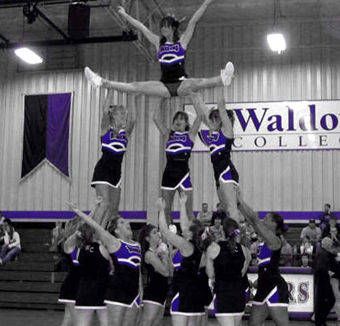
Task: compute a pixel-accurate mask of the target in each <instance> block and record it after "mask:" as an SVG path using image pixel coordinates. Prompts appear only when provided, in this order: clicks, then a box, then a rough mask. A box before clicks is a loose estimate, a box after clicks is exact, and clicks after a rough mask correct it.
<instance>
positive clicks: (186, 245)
mask: <svg viewBox="0 0 340 326" xmlns="http://www.w3.org/2000/svg"><path fill="white" fill-rule="evenodd" d="M157 206H158V214H159V222H158V223H159V229H160V231H161V233H162V235H163V237H164V238H165V239H166V240H167V241H168V242H169V243H170V244H172V245H173V246H174V247H176V248H178V250H179V251H180V252H181V254H182V255H183V256H184V257H189V256H190V255H192V253H193V252H194V247H193V245H192V244H191V243H190V242H189V241H187V240H185V239H184V238H182V237H181V236H179V235H177V234H175V233H173V232H171V231H170V230H169V227H168V225H167V223H166V218H165V212H164V208H165V203H164V199H163V198H160V199H159V200H158V202H157Z"/></svg>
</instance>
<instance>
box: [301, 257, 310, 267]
mask: <svg viewBox="0 0 340 326" xmlns="http://www.w3.org/2000/svg"><path fill="white" fill-rule="evenodd" d="M301 267H304V268H307V267H309V257H308V255H302V256H301Z"/></svg>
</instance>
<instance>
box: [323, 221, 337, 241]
mask: <svg viewBox="0 0 340 326" xmlns="http://www.w3.org/2000/svg"><path fill="white" fill-rule="evenodd" d="M325 237H329V238H331V239H332V240H333V241H338V237H340V226H339V225H338V224H337V220H336V217H335V216H334V215H333V216H331V217H330V219H329V223H328V224H327V225H326V226H325V228H324V230H323V232H322V238H325Z"/></svg>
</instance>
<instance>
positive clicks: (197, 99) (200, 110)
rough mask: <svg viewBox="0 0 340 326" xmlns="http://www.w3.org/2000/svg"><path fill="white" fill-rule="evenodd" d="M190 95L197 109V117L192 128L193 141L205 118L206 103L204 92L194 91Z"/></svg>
mask: <svg viewBox="0 0 340 326" xmlns="http://www.w3.org/2000/svg"><path fill="white" fill-rule="evenodd" d="M190 97H191V100H192V104H193V106H194V109H195V111H196V119H195V121H194V123H193V124H192V127H191V129H190V138H191V140H192V141H194V140H195V137H196V136H197V133H198V130H199V129H200V126H201V123H202V121H203V119H204V110H205V104H204V102H203V97H202V94H200V93H192V94H191V96H190Z"/></svg>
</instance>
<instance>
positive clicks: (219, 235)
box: [209, 216, 224, 242]
mask: <svg viewBox="0 0 340 326" xmlns="http://www.w3.org/2000/svg"><path fill="white" fill-rule="evenodd" d="M209 230H210V233H211V235H212V237H213V240H214V241H216V242H218V241H220V240H222V239H223V238H224V232H223V226H222V220H221V218H220V217H219V216H216V217H215V220H214V225H213V226H211V227H210V228H209Z"/></svg>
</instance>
